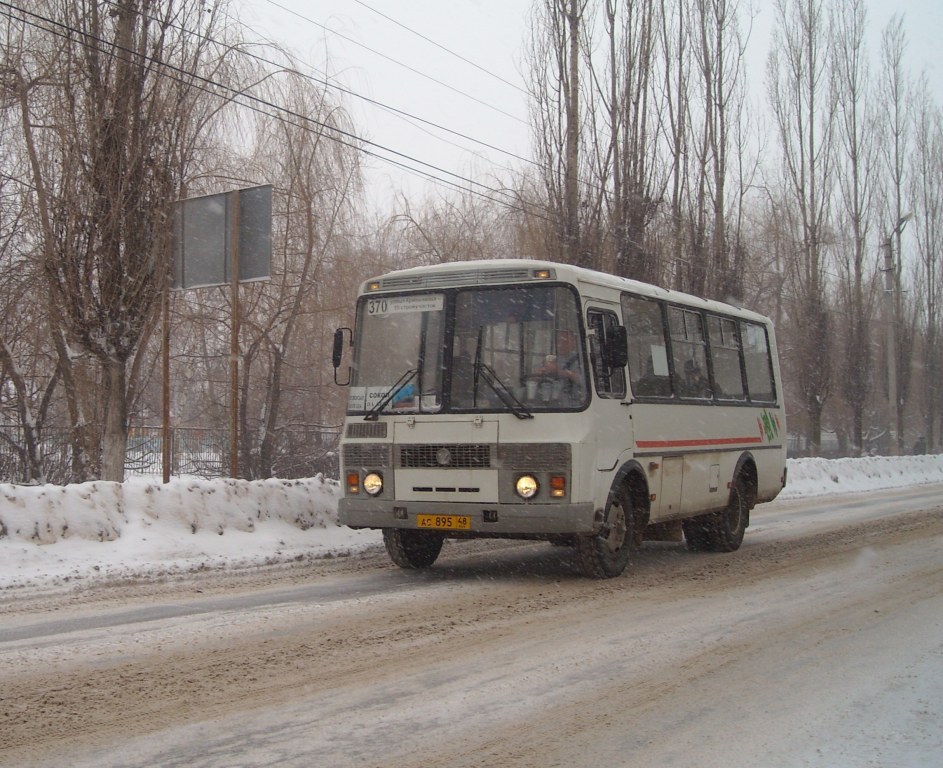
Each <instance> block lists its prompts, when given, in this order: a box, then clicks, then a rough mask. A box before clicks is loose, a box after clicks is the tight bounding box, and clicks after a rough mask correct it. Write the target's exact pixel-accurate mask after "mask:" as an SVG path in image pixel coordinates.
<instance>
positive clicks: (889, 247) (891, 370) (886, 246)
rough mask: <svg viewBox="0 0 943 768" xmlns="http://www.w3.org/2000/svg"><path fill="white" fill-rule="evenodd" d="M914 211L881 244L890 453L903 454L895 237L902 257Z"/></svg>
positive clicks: (898, 287) (898, 278)
mask: <svg viewBox="0 0 943 768" xmlns="http://www.w3.org/2000/svg"><path fill="white" fill-rule="evenodd" d="M913 217H914V215H913V214H912V213H907V214H905V215H903V216H901V217H900V218H899V219H898V220H897V225H896V226H895V227H894V229H893V230H892V231H891V233H890V234H889V235H888V236H887V238H886V239H885V240H884V242H883V243H882V244H881V247H882V249H883V250H884V269H883V272H884V311H885V318H886V324H887V435H888V440H889V442H888V453H889V454H890V455H891V456H897V455H899V454H900V445H899V444H898V440H899V439H900V437H899V435H900V433H901V431H900V427H901V424H900V408H899V405H900V403H898V396H897V302H898V295H899V294H900V272H899V271H898V267H897V264H896V263H895V262H894V238H895V237H896V238H897V242H898V258H899V257H900V245H899V243H900V236H901V233H903V231H904V227H905V226H907V222H908V221H910V220H911V219H912V218H913Z"/></svg>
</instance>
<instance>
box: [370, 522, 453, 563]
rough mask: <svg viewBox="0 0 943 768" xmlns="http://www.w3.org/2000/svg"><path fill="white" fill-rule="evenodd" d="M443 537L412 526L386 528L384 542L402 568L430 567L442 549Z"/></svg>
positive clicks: (395, 561) (389, 552) (390, 554)
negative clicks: (414, 528)
mask: <svg viewBox="0 0 943 768" xmlns="http://www.w3.org/2000/svg"><path fill="white" fill-rule="evenodd" d="M442 541H443V537H442V536H441V535H440V534H437V533H430V532H428V531H414V530H412V529H410V528H384V529H383V544H384V546H385V547H386V551H387V554H389V556H390V560H392V561H393V562H394V563H395V564H396V565H398V566H399V567H400V568H412V569H416V568H428V567H429V566H430V565H432V564H433V563H434V562H435V561H436V558H437V557H438V556H439V552H441V551H442Z"/></svg>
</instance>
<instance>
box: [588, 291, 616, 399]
mask: <svg viewBox="0 0 943 768" xmlns="http://www.w3.org/2000/svg"><path fill="white" fill-rule="evenodd" d="M586 322H587V325H588V326H589V358H590V363H591V365H592V367H593V380H594V381H595V383H596V392H597V393H598V394H599V396H600V397H625V369H624V368H610V367H609V361H608V360H607V355H606V349H607V344H608V343H609V342H610V336H611V334H612V332H613V330H614V329H615V328H616V327H618V325H619V318H618V317H617V316H616V314H615V313H614V312H603V311H600V310H593V309H591V310H589V311H588V312H587V313H586Z"/></svg>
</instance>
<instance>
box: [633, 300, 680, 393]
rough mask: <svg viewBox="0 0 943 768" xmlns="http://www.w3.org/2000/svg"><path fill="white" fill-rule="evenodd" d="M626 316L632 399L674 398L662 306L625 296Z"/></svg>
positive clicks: (655, 302)
mask: <svg viewBox="0 0 943 768" xmlns="http://www.w3.org/2000/svg"><path fill="white" fill-rule="evenodd" d="M622 316H623V318H624V319H625V328H626V332H627V334H628V345H629V380H630V382H631V383H632V396H633V397H671V374H670V372H669V368H668V343H667V341H666V339H665V321H664V316H663V315H662V311H661V304H659V303H658V302H657V301H652V300H651V299H643V298H641V297H639V296H632V295H631V294H623V296H622Z"/></svg>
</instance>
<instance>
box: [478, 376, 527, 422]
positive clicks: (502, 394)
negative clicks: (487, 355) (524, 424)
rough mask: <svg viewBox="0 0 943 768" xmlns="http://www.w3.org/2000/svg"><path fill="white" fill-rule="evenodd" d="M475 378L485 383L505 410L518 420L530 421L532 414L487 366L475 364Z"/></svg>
mask: <svg viewBox="0 0 943 768" xmlns="http://www.w3.org/2000/svg"><path fill="white" fill-rule="evenodd" d="M475 377H476V379H477V378H481V379H484V381H485V383H486V384H487V385H488V386H489V387H491V389H492V390H493V391H494V393H495V394H496V395H497V396H498V398H499V399H500V400H501V402H502V403H504V404H505V406H507V409H508V410H509V411H510V412H511V413H513V414H514V415H515V416H517V418H519V419H532V418H534V414H532V413H531V412H530V411H528V410H527V408H526V407H525V406H524V403H522V402H521V401H520V400H518V399H517V397H515V395H514V393H513V392H512V391H511V390H510V389H508V386H507V384H505V383H504V382H503V381H501V379H500V378H498V374H496V373H495V372H494V370H493V369H492V368H491V367H490V366H489V365H488V364H487V363H482V362H478V363H475Z"/></svg>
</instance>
